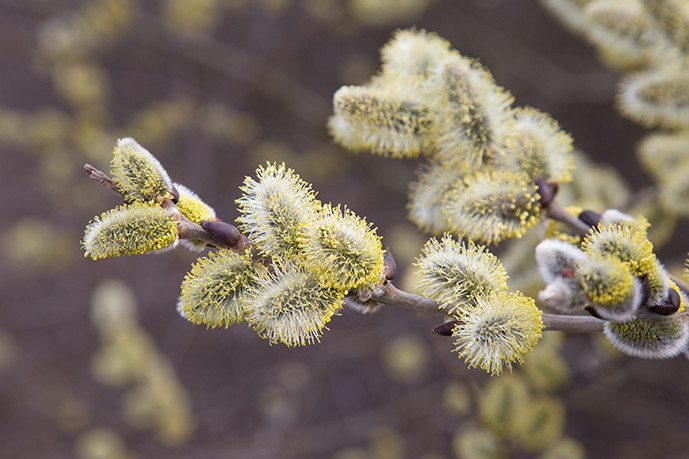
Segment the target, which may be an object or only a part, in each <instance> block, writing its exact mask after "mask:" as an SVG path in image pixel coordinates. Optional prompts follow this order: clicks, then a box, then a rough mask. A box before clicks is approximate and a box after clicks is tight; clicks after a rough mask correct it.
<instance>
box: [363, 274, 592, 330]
mask: <svg viewBox="0 0 689 459" xmlns="http://www.w3.org/2000/svg"><path fill="white" fill-rule="evenodd" d="M371 299H372V300H374V301H377V302H378V303H381V304H387V305H389V306H401V307H403V308H406V309H411V310H413V311H417V312H423V313H431V314H436V315H443V316H444V315H447V312H446V311H443V310H442V309H440V305H439V304H438V303H437V302H436V301H433V300H431V299H430V298H426V297H423V296H419V295H414V294H413V293H409V292H405V291H404V290H400V289H398V288H397V287H395V286H394V285H392V283H390V282H386V283H384V284H383V285H381V288H379V289H376V291H375V292H374V293H373V294H372V295H371ZM541 317H542V318H543V325H544V330H552V331H568V332H579V333H600V332H602V331H603V325H604V324H605V321H603V320H600V319H596V318H595V317H588V316H565V315H560V314H547V313H543V314H542V316H541Z"/></svg>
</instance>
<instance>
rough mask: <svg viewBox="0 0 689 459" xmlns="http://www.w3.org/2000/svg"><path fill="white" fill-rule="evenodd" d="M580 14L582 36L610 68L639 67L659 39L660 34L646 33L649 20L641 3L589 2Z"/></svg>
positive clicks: (649, 24) (649, 27)
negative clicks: (581, 15)
mask: <svg viewBox="0 0 689 459" xmlns="http://www.w3.org/2000/svg"><path fill="white" fill-rule="evenodd" d="M584 14H585V18H586V22H587V23H588V27H587V30H586V37H587V38H588V40H589V41H590V42H591V43H593V44H594V45H595V46H596V48H597V49H598V53H599V55H600V57H601V58H602V60H603V61H604V62H605V63H606V64H608V65H609V66H610V67H612V68H614V69H618V70H627V69H634V68H636V67H639V66H641V65H643V64H644V63H645V62H646V61H647V60H648V58H649V57H650V56H649V55H650V54H651V49H650V46H651V45H652V44H653V42H654V41H658V40H660V34H657V33H651V32H650V29H651V21H650V20H649V17H648V15H647V14H646V12H645V11H644V7H643V5H642V4H641V2H637V1H624V2H620V1H616V0H613V1H609V0H607V1H600V0H598V1H595V2H591V4H590V5H589V6H588V7H586V8H585V9H584Z"/></svg>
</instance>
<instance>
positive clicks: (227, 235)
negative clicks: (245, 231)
mask: <svg viewBox="0 0 689 459" xmlns="http://www.w3.org/2000/svg"><path fill="white" fill-rule="evenodd" d="M200 223H201V228H203V229H204V230H205V231H206V232H207V233H208V234H210V235H211V236H213V237H214V238H215V239H217V240H218V242H221V243H222V244H223V245H224V246H226V247H237V245H238V244H239V241H240V239H241V237H242V233H240V232H239V230H238V229H237V227H235V226H234V225H230V224H229V223H225V222H223V221H221V220H201V222H200Z"/></svg>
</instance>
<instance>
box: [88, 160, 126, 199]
mask: <svg viewBox="0 0 689 459" xmlns="http://www.w3.org/2000/svg"><path fill="white" fill-rule="evenodd" d="M84 171H86V173H87V174H88V175H89V178H90V179H92V180H95V181H97V182H99V183H100V184H101V185H104V186H106V187H107V188H109V189H111V190H112V191H114V192H115V193H117V194H120V192H119V190H118V189H117V185H115V184H114V183H113V181H112V180H111V179H110V177H108V175H107V174H106V173H105V172H103V171H100V170H98V169H96V168H95V167H93V166H92V165H90V164H84Z"/></svg>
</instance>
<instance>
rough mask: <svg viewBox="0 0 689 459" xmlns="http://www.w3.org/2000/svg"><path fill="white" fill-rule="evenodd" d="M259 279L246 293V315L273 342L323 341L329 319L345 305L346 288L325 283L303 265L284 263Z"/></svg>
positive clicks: (302, 342)
mask: <svg viewBox="0 0 689 459" xmlns="http://www.w3.org/2000/svg"><path fill="white" fill-rule="evenodd" d="M274 267H275V273H274V274H272V275H270V276H263V277H261V278H259V282H258V284H257V285H256V286H255V287H254V288H252V289H251V290H250V291H249V292H247V294H246V297H245V298H246V301H245V303H244V307H245V313H244V318H245V319H246V320H247V321H248V322H249V324H250V325H251V326H252V327H253V328H254V329H255V330H256V331H257V332H258V334H259V335H261V336H262V337H263V338H266V339H267V340H269V341H270V343H271V344H272V343H283V344H285V345H287V346H290V347H291V346H304V345H307V344H313V343H314V342H317V341H320V337H321V335H322V333H323V330H324V329H325V328H326V324H327V323H328V322H329V321H330V318H331V317H332V316H333V314H335V313H336V311H337V310H338V309H339V308H340V307H341V306H342V304H343V298H344V290H343V289H336V288H331V287H327V286H324V285H323V284H322V282H321V281H320V279H319V278H318V277H317V276H316V275H314V274H313V273H311V272H308V271H305V270H304V269H303V268H301V267H299V266H296V265H293V264H291V263H285V264H284V265H283V266H278V265H274Z"/></svg>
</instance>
